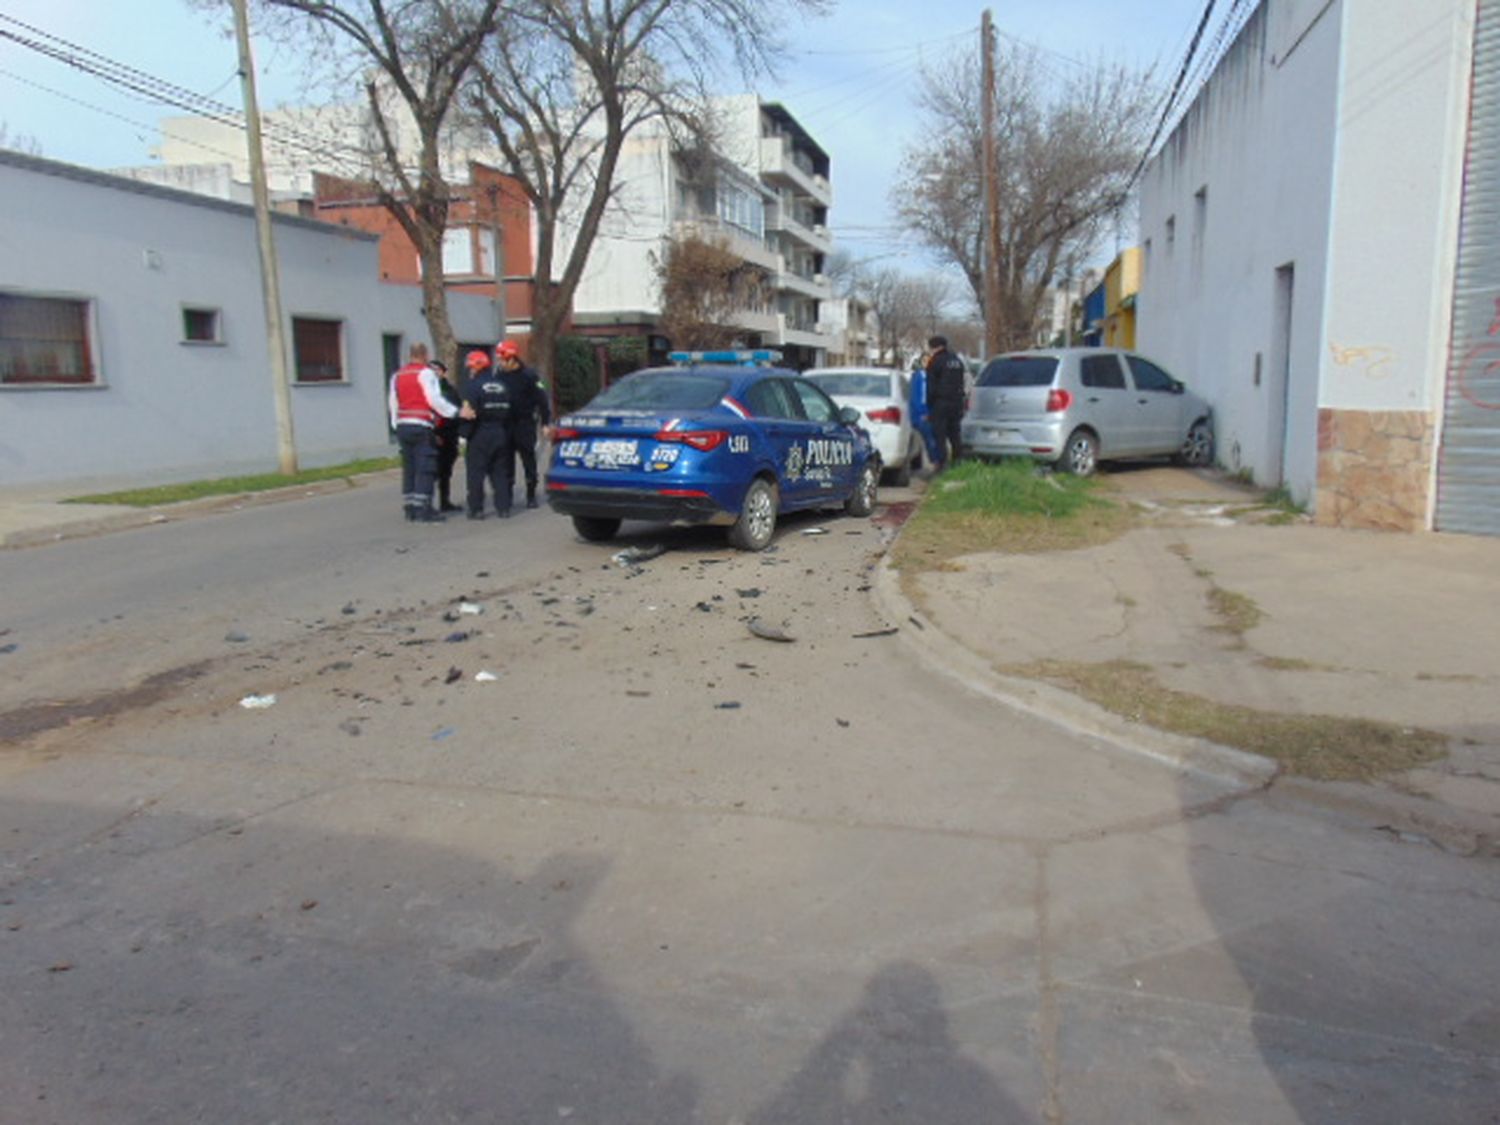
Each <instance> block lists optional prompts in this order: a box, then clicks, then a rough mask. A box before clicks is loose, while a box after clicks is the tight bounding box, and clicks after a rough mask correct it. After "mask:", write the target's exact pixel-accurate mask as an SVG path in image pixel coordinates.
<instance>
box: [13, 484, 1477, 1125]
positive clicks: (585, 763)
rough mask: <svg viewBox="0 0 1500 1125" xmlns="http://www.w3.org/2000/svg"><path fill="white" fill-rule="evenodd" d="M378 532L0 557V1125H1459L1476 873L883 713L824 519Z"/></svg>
mask: <svg viewBox="0 0 1500 1125" xmlns="http://www.w3.org/2000/svg"><path fill="white" fill-rule="evenodd" d="M395 509H396V505H395V502H394V496H392V495H387V494H386V491H383V490H380V489H376V488H361V489H356V490H353V491H351V492H350V493H348V494H346V495H338V496H332V497H319V498H311V499H305V500H298V501H294V502H288V503H283V504H276V505H271V506H268V507H264V508H255V509H247V510H245V511H242V512H235V513H229V514H224V515H216V516H209V517H203V518H200V519H194V520H190V521H184V522H182V523H177V524H169V525H165V526H158V527H151V528H147V529H142V530H140V531H135V532H126V533H120V534H115V535H108V536H102V537H99V538H97V539H92V540H84V541H73V542H65V543H59V544H56V545H55V546H49V547H43V548H35V549H29V550H24V551H13V552H6V553H4V554H3V555H0V583H3V585H0V588H3V589H4V590H5V599H6V604H5V614H6V616H5V619H4V620H3V621H0V627H4V628H7V629H9V630H10V632H9V633H7V634H6V636H5V639H6V641H7V642H13V643H16V644H17V649H16V650H15V651H14V652H12V653H10V654H8V655H6V656H5V657H3V659H5V660H6V661H7V663H6V664H5V666H4V667H5V669H6V671H7V672H8V673H11V674H10V675H9V676H7V678H6V679H5V681H4V684H3V687H0V692H3V695H0V732H3V733H4V734H5V735H6V737H7V739H8V743H9V744H8V748H7V749H6V750H4V751H3V752H0V989H3V994H4V996H5V997H6V1003H5V1004H4V1005H0V1089H3V1090H4V1091H6V1093H5V1095H4V1101H3V1103H0V1119H3V1120H4V1121H6V1122H7V1123H9V1122H16V1123H28V1125H29V1123H32V1122H59V1123H70V1125H71V1123H90V1122H110V1123H119V1122H147V1121H152V1122H155V1121H212V1122H241V1121H243V1122H268V1121H288V1122H292V1121H297V1122H301V1121H315V1120H329V1121H349V1122H386V1121H392V1122H394V1121H422V1122H428V1121H459V1120H473V1121H497V1122H544V1121H548V1122H551V1121H574V1122H689V1121H706V1122H745V1123H749V1122H808V1123H814V1122H838V1121H850V1122H865V1121H909V1122H923V1123H927V1122H978V1121H996V1122H1011V1121H1016V1122H1021V1121H1054V1122H1061V1121H1068V1122H1126V1121H1139V1122H1159V1121H1201V1122H1226V1121H1255V1122H1314V1121H1318V1122H1321V1121H1330V1122H1332V1121H1360V1122H1383V1121H1392V1122H1394V1121H1424V1122H1425V1121H1454V1122H1460V1121H1462V1122H1468V1121H1495V1120H1500V1117H1497V1116H1496V1113H1497V1107H1500V1006H1497V999H1496V989H1495V988H1494V981H1495V980H1496V979H1497V965H1500V958H1497V954H1496V952H1495V946H1494V941H1493V935H1494V934H1495V933H1496V932H1497V930H1500V926H1497V923H1500V892H1497V890H1496V887H1497V883H1496V880H1495V877H1494V876H1495V871H1494V865H1493V863H1491V862H1486V861H1478V860H1466V859H1461V858H1458V857H1454V856H1450V855H1447V854H1445V853H1443V852H1441V851H1439V850H1437V849H1436V848H1433V847H1430V846H1428V845H1426V844H1425V843H1423V842H1422V841H1419V840H1411V839H1406V840H1403V839H1399V838H1396V837H1394V836H1392V835H1391V834H1389V833H1374V834H1371V833H1369V832H1367V831H1356V830H1354V829H1353V828H1352V827H1351V826H1349V825H1345V824H1341V823H1339V822H1337V821H1335V820H1331V819H1329V818H1328V815H1327V814H1326V813H1319V814H1312V813H1309V812H1308V811H1306V810H1303V809H1300V808H1295V807H1287V806H1282V805H1279V804H1277V803H1276V802H1273V801H1271V800H1269V799H1268V798H1267V797H1265V796H1264V795H1263V794H1260V793H1257V792H1244V791H1238V790H1235V789H1233V788H1231V787H1229V785H1228V783H1224V782H1213V781H1209V780H1206V779H1202V778H1196V777H1193V776H1190V775H1185V774H1181V773H1178V772H1175V771H1173V770H1171V769H1169V768H1167V767H1165V766H1163V765H1161V764H1160V763H1157V762H1153V761H1150V760H1147V759H1144V758H1140V757H1137V756H1134V755H1132V754H1129V753H1126V752H1123V751H1121V750H1119V749H1118V748H1115V747H1112V746H1109V745H1105V744H1102V743H1098V742H1094V741H1091V740H1087V739H1080V738H1078V737H1075V736H1073V735H1071V734H1069V733H1068V732H1067V731H1064V730H1061V729H1058V728H1056V727H1053V726H1050V725H1048V724H1046V723H1043V722H1041V721H1039V720H1036V719H1032V718H1028V717H1025V716H1021V715H1018V714H1015V713H1012V712H1009V711H1007V710H1005V709H1004V708H1001V707H999V706H997V705H996V704H994V703H993V702H991V701H989V700H987V699H985V698H983V697H981V696H978V695H975V694H971V693H970V692H968V691H966V690H964V689H963V688H962V687H961V686H959V685H958V684H956V683H954V682H950V681H948V680H946V679H944V678H943V677H941V676H938V675H935V674H932V673H929V672H927V671H924V670H923V669H922V668H921V667H920V666H919V665H918V664H917V662H916V661H914V660H913V659H912V658H911V655H910V653H909V652H908V650H907V649H906V647H905V645H904V642H903V638H902V636H901V632H902V631H903V630H907V629H911V628H913V626H912V624H911V623H910V622H909V621H907V620H903V619H899V618H898V616H897V614H896V613H893V612H892V607H890V606H886V605H883V604H882V603H880V602H878V601H876V600H875V599H874V598H873V597H872V590H871V589H870V587H871V585H872V574H873V567H875V566H876V565H878V560H879V557H880V554H881V551H882V548H883V544H884V542H885V538H886V535H887V532H886V531H883V530H882V529H881V528H880V527H879V526H878V525H877V524H876V523H872V522H870V521H851V520H846V519H842V518H829V519H827V520H822V519H819V518H817V517H810V516H802V517H797V518H796V519H794V520H790V521H788V523H787V526H786V527H784V528H783V530H782V532H781V534H780V536H779V537H778V539H777V541H776V543H775V544H774V547H773V549H772V550H771V551H769V552H767V553H765V554H762V555H746V554H740V553H737V552H734V551H731V550H730V549H728V548H727V547H726V546H725V545H724V544H723V542H722V539H721V538H720V537H719V536H718V535H716V534H715V533H713V532H708V531H693V530H669V531H662V530H661V529H651V528H639V529H637V530H636V531H635V533H634V534H630V535H627V536H624V537H622V538H621V540H619V541H618V542H616V543H614V544H609V545H591V544H583V543H580V542H578V541H576V540H575V539H574V538H573V536H572V534H571V528H570V526H569V524H568V522H567V521H566V520H563V519H561V518H559V517H555V516H552V515H551V514H550V513H545V512H538V513H527V514H524V515H522V516H520V517H518V518H516V519H514V520H512V521H510V522H508V523H505V524H500V523H498V522H496V521H493V520H489V521H485V522H483V523H468V522H466V521H458V522H457V523H450V524H447V525H444V526H441V527H436V528H425V527H410V526H408V525H405V524H404V523H401V522H400V521H399V517H398V515H397V513H396V511H395ZM647 545H661V546H665V547H667V548H668V550H667V551H666V552H665V553H663V554H660V555H657V556H655V557H653V558H650V559H647V560H645V561H643V562H641V563H640V564H639V565H635V566H630V565H621V564H620V563H618V562H616V561H615V559H614V555H615V554H616V553H617V552H619V551H621V550H622V549H626V548H630V547H642V546H647ZM463 603H468V604H469V605H471V606H475V607H479V608H481V609H482V612H480V613H477V614H470V613H464V612H462V611H461V605H462V604H463ZM752 623H753V625H754V629H752ZM892 630H894V632H892ZM768 634H769V635H771V636H775V635H776V634H779V635H781V636H782V637H784V638H788V639H785V640H776V639H768V636H767V635H768ZM240 638H243V639H240ZM480 673H486V674H488V677H493V678H485V679H477V678H476V677H477V676H478V675H479V674H480ZM271 695H274V696H275V700H276V701H275V703H274V704H273V705H271V706H268V707H263V708H258V709H251V708H246V707H244V706H242V700H245V699H247V698H248V697H252V696H258V697H267V696H271Z"/></svg>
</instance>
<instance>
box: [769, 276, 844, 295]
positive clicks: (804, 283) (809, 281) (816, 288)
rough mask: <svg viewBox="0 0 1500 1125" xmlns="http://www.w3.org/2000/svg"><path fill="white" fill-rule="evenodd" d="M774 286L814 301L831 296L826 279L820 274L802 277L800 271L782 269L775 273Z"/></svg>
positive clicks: (831, 292)
mask: <svg viewBox="0 0 1500 1125" xmlns="http://www.w3.org/2000/svg"><path fill="white" fill-rule="evenodd" d="M776 288H777V289H780V290H782V291H783V292H786V293H795V294H797V295H798V296H799V297H811V298H812V299H813V300H815V301H826V300H828V299H829V298H831V297H832V296H833V291H832V290H831V289H829V288H828V281H827V279H826V278H825V277H824V276H823V275H822V274H820V273H819V274H814V275H813V276H811V277H804V276H803V275H802V274H800V273H792V272H791V271H790V270H784V271H782V272H781V273H778V274H777V275H776Z"/></svg>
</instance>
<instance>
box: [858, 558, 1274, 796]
mask: <svg viewBox="0 0 1500 1125" xmlns="http://www.w3.org/2000/svg"><path fill="white" fill-rule="evenodd" d="M874 592H875V595H876V600H877V601H878V602H880V603H881V608H882V609H883V610H884V611H885V613H886V615H887V616H888V617H890V618H892V619H893V620H904V621H906V622H907V623H908V624H910V625H911V626H913V628H909V629H902V630H901V636H902V639H903V640H905V641H906V643H907V644H908V645H910V646H911V647H912V649H913V650H915V652H916V654H917V656H918V658H919V659H920V660H921V661H922V663H923V664H925V665H926V666H927V667H929V668H931V669H932V670H934V671H936V672H938V673H940V674H942V675H945V676H948V677H949V678H950V679H954V680H957V681H958V682H959V683H961V684H963V685H964V686H965V687H967V688H969V689H970V690H971V691H975V692H978V693H979V694H981V695H985V696H988V697H989V698H991V699H994V700H996V701H998V702H1000V703H1004V704H1005V705H1006V706H1008V707H1013V708H1015V709H1016V710H1018V711H1023V712H1025V713H1026V714H1028V715H1033V716H1035V717H1037V718H1039V719H1042V720H1044V721H1046V722H1050V723H1053V724H1056V725H1057V726H1060V727H1063V728H1064V729H1066V730H1069V731H1071V732H1073V733H1075V734H1080V735H1085V736H1088V737H1091V738H1099V739H1103V740H1105V741H1108V742H1110V743H1112V744H1114V745H1117V746H1120V747H1123V748H1124V749H1126V750H1130V751H1132V752H1134V753H1137V754H1141V755H1144V756H1145V757H1148V758H1152V759H1154V760H1156V761H1158V762H1163V763H1165V764H1167V765H1170V766H1174V767H1176V768H1178V769H1181V770H1183V771H1185V772H1188V773H1194V774H1199V775H1202V776H1205V777H1208V778H1211V779H1214V780H1217V781H1221V782H1230V783H1232V784H1235V785H1239V786H1242V787H1246V788H1253V789H1264V788H1266V787H1267V786H1269V785H1270V784H1271V782H1272V781H1274V780H1275V779H1276V777H1277V775H1278V773H1279V772H1280V769H1281V767H1280V766H1279V765H1278V764H1277V763H1276V762H1273V761H1271V760H1270V759H1269V758H1263V757H1261V756H1260V755H1259V754H1249V753H1246V752H1245V751H1243V750H1236V749H1234V748H1233V747H1230V746H1221V745H1219V744H1218V743H1216V742H1209V741H1207V740H1206V739H1201V738H1187V737H1184V736H1182V735H1176V734H1169V733H1167V732H1166V731H1159V730H1157V729H1155V728H1154V727H1148V726H1144V725H1142V724H1140V723H1133V722H1131V721H1130V720H1128V719H1124V718H1121V717H1120V716H1119V715H1116V714H1114V713H1113V712H1111V711H1106V710H1105V709H1104V708H1102V707H1099V706H1097V705H1095V704H1093V703H1090V702H1088V701H1087V700H1085V699H1081V698H1079V697H1078V696H1076V695H1073V694H1071V693H1070V692H1066V691H1063V690H1062V689H1061V688H1056V687H1053V686H1052V685H1051V684H1044V683H1041V682H1039V681H1036V680H1025V679H1020V678H1018V677H1015V676H1003V675H1001V674H1000V673H998V672H996V671H995V670H994V669H993V668H991V667H990V666H989V665H988V664H987V663H986V662H985V661H984V660H982V659H981V658H980V657H978V656H976V655H975V654H974V653H973V652H971V651H970V650H968V649H967V648H965V647H963V646H962V645H961V644H959V643H958V642H957V641H955V640H954V639H953V638H952V637H950V636H948V635H947V634H946V633H944V632H943V631H942V630H941V629H939V628H938V627H937V626H936V625H935V624H933V622H932V621H931V620H930V619H929V618H926V617H924V616H923V615H922V614H921V613H919V612H918V611H917V609H916V607H915V606H913V605H912V604H911V602H909V601H908V600H907V598H906V595H905V594H903V593H902V592H901V580H900V576H899V575H898V574H897V572H896V570H895V568H894V567H892V566H891V565H890V559H889V557H887V558H884V559H882V560H881V562H880V565H879V567H878V568H877V569H876V573H875V585H874Z"/></svg>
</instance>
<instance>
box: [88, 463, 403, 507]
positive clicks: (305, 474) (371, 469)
mask: <svg viewBox="0 0 1500 1125" xmlns="http://www.w3.org/2000/svg"><path fill="white" fill-rule="evenodd" d="M400 465H401V458H399V457H369V458H366V459H364V460H361V461H346V462H344V463H343V464H342V465H329V466H327V467H325V468H322V469H304V470H303V471H302V472H299V473H295V474H293V475H292V476H284V475H283V474H281V473H256V474H254V475H251V476H244V477H220V478H218V479H217V480H198V481H186V482H184V483H182V484H163V485H157V486H156V487H154V488H131V489H126V490H124V491H122V492H96V493H93V494H91V495H89V496H70V497H68V498H67V499H66V500H64V501H63V503H64V504H124V505H127V506H129V507H132V508H154V507H156V506H157V505H158V504H180V503H182V502H183V501H184V500H201V499H202V498H204V497H206V496H234V495H236V494H238V493H242V492H269V491H270V490H271V489H274V488H296V487H298V486H300V485H304V484H314V483H316V482H318V481H325V480H344V479H348V478H349V477H354V476H359V475H360V474H361V473H379V472H383V471H385V470H386V469H394V468H398V467H399V466H400Z"/></svg>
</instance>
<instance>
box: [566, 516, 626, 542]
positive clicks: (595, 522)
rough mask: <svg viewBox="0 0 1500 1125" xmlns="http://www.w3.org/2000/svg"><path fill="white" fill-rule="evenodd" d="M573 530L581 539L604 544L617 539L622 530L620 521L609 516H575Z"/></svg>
mask: <svg viewBox="0 0 1500 1125" xmlns="http://www.w3.org/2000/svg"><path fill="white" fill-rule="evenodd" d="M573 530H574V531H576V532H578V537H579V538H580V539H587V540H588V541H589V542H590V543H603V542H606V541H607V540H610V539H613V538H614V537H615V532H617V531H619V530H620V521H619V520H617V519H612V518H610V517H608V516H574V517H573Z"/></svg>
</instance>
